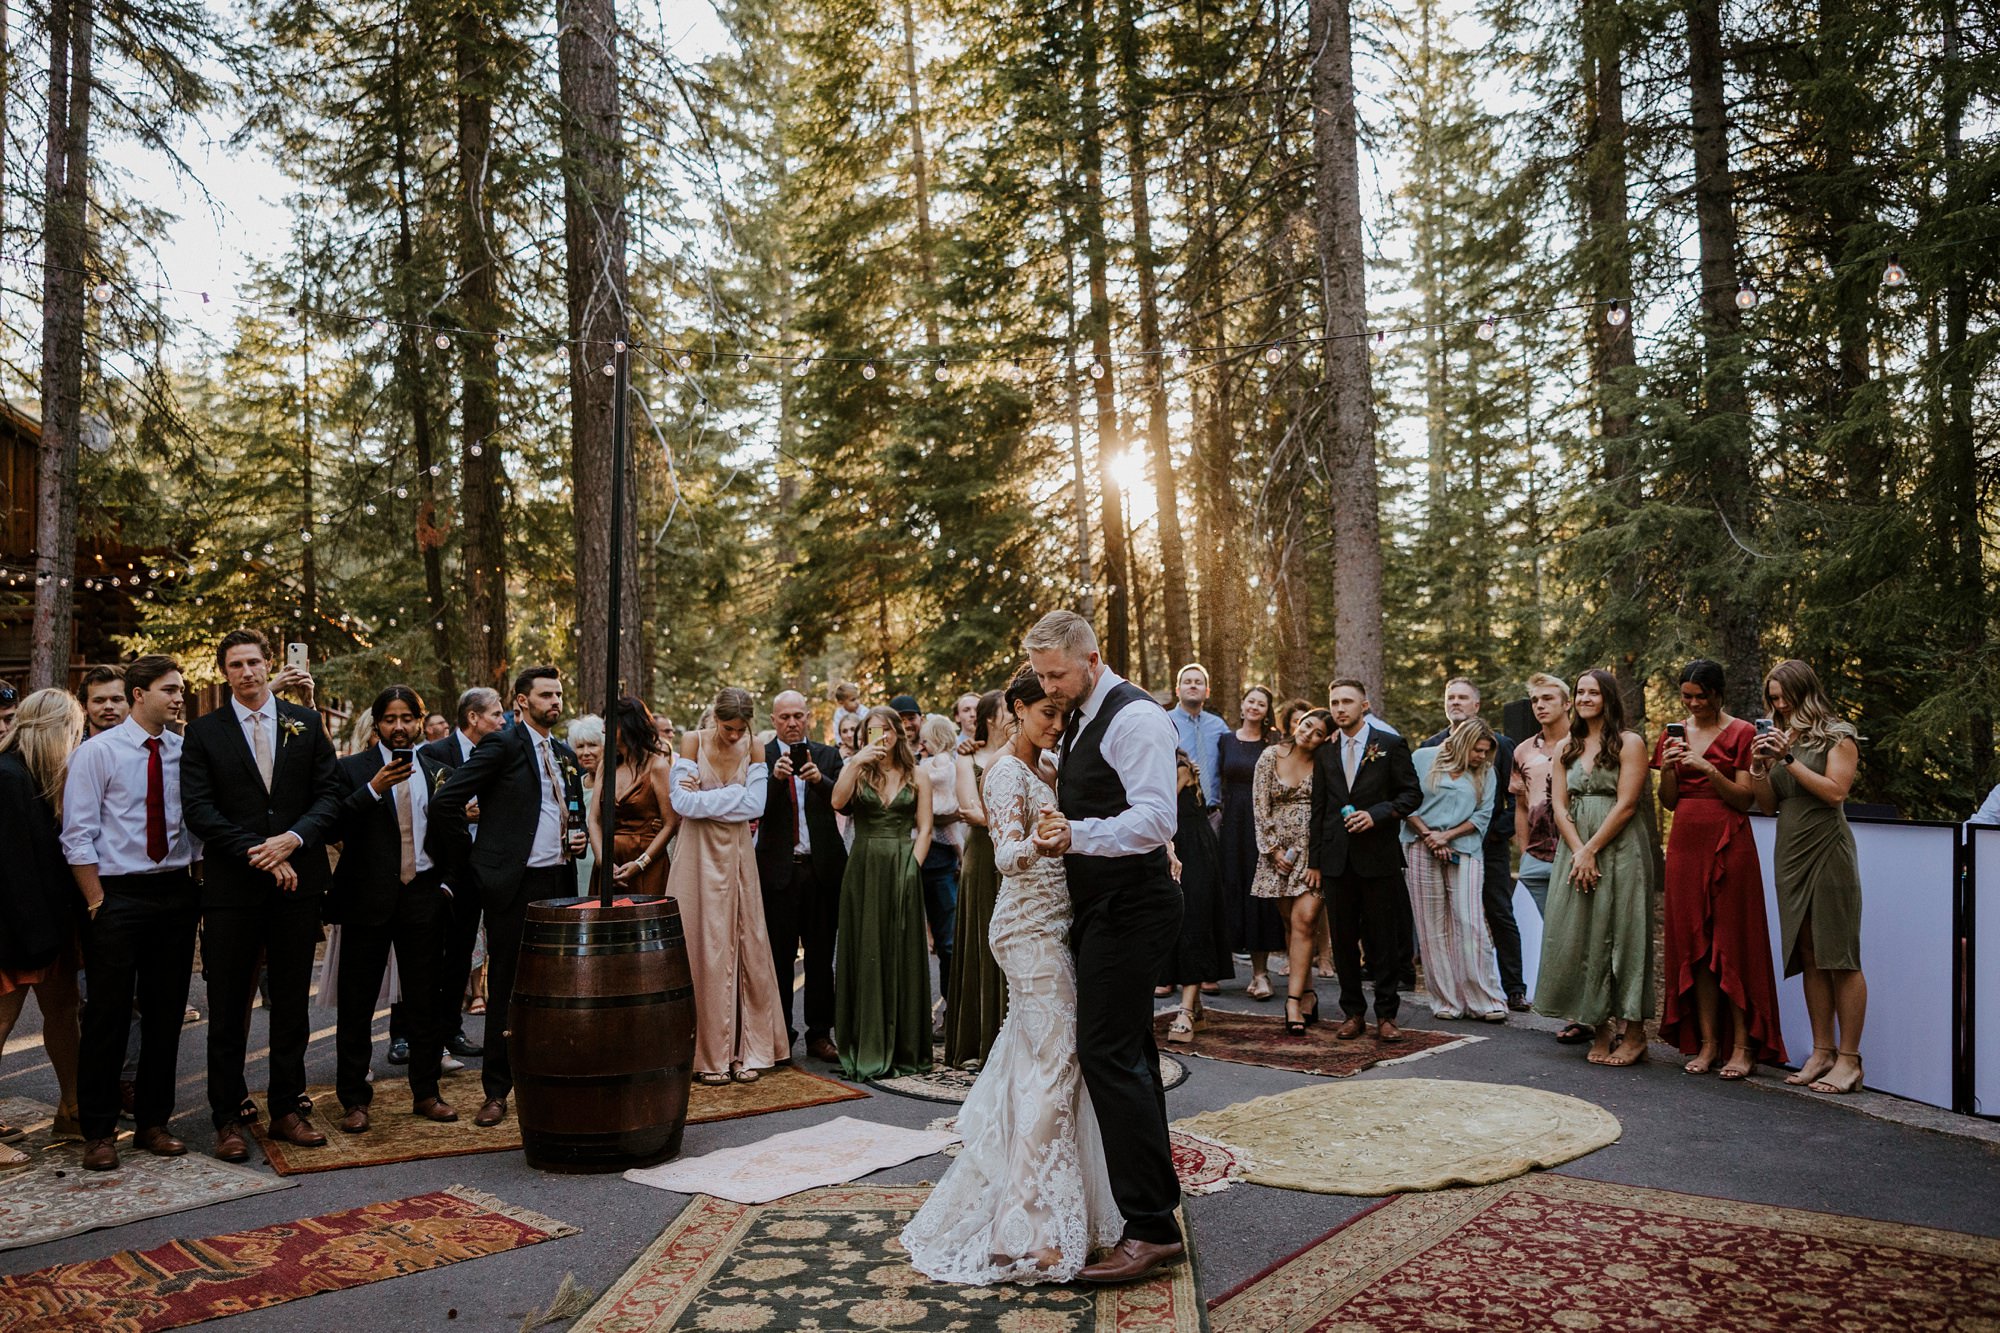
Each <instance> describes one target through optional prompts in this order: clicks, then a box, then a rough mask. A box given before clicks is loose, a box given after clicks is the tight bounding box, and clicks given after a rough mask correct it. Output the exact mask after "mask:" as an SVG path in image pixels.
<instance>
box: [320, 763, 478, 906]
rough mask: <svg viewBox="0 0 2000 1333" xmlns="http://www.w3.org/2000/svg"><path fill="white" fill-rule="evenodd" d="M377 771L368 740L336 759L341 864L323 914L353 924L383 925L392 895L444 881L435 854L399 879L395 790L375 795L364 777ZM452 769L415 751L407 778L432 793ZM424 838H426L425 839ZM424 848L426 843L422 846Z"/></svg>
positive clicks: (400, 857)
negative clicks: (418, 869)
mask: <svg viewBox="0 0 2000 1333" xmlns="http://www.w3.org/2000/svg"><path fill="white" fill-rule="evenodd" d="M381 771H382V751H381V750H380V749H378V748H377V747H375V746H373V745H370V746H369V747H368V748H367V749H365V750H363V751H361V752H360V753H358V754H351V755H348V756H347V757H346V758H345V759H342V760H341V761H340V779H341V785H342V787H343V789H344V791H343V795H342V797H341V802H340V833H339V836H340V840H341V848H340V864H339V865H336V866H335V867H334V868H333V892H332V893H330V894H328V895H327V900H326V909H325V913H326V919H327V920H328V921H340V922H348V923H351V924H353V925H357V926H380V925H385V924H387V922H388V920H389V918H390V917H391V916H393V915H395V911H396V899H397V896H398V895H399V894H402V893H407V892H413V891H414V892H424V891H427V890H431V889H434V888H436V886H437V885H439V884H440V883H442V882H443V876H442V875H441V874H440V873H439V871H438V865H437V858H436V857H432V858H431V868H430V869H429V870H427V871H424V872H423V873H421V874H419V875H418V876H417V877H416V878H415V879H413V880H411V881H410V882H409V883H408V884H405V883H403V837H402V831H401V829H400V828H398V827H397V824H396V793H395V789H394V788H391V789H390V790H388V791H386V792H383V793H382V794H381V795H380V796H377V795H376V794H375V793H374V792H372V791H370V790H369V789H368V784H369V782H370V781H371V780H372V779H373V778H374V777H375V775H376V774H377V773H380V772H381ZM450 776H451V770H450V769H449V768H446V767H445V766H444V765H442V764H440V763H438V762H437V761H436V760H434V759H432V758H430V757H429V756H427V755H426V754H425V753H424V752H423V751H422V750H419V751H418V752H417V755H416V768H415V770H414V771H412V772H411V774H410V776H409V778H408V779H407V781H410V782H421V783H423V784H424V791H425V792H426V793H428V794H435V793H436V792H437V790H438V788H440V787H441V786H443V785H444V780H445V779H446V778H448V777H450ZM426 842H428V839H426ZM425 850H426V851H429V850H430V849H429V847H428V846H426V848H425Z"/></svg>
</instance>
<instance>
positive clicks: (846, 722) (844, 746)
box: [838, 717, 861, 759]
mask: <svg viewBox="0 0 2000 1333" xmlns="http://www.w3.org/2000/svg"><path fill="white" fill-rule="evenodd" d="M839 737H840V739H839V742H838V747H839V750H840V757H841V758H842V759H852V758H854V752H855V751H856V750H858V749H860V748H861V719H860V718H859V717H845V718H842V719H841V720H840V730H839Z"/></svg>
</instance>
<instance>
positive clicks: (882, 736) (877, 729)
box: [868, 722, 889, 745]
mask: <svg viewBox="0 0 2000 1333" xmlns="http://www.w3.org/2000/svg"><path fill="white" fill-rule="evenodd" d="M888 736H889V729H888V728H887V727H885V726H883V725H882V724H881V723H880V722H877V723H876V724H875V725H874V726H872V727H870V728H868V744H870V745H873V744H874V743H875V742H876V741H879V740H886V739H888Z"/></svg>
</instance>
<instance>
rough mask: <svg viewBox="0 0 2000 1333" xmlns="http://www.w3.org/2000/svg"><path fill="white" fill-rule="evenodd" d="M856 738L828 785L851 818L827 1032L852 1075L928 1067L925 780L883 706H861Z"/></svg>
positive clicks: (837, 806) (898, 724)
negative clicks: (864, 709)
mask: <svg viewBox="0 0 2000 1333" xmlns="http://www.w3.org/2000/svg"><path fill="white" fill-rule="evenodd" d="M862 738H863V741H864V744H863V745H862V747H861V748H860V749H859V750H857V751H855V753H854V758H853V759H851V760H849V761H848V762H847V763H845V764H843V765H842V766H841V769H840V780H839V781H838V782H836V783H835V784H834V787H833V808H834V809H835V810H837V811H842V812H844V813H846V814H848V815H850V816H851V817H852V818H853V820H854V847H853V850H852V851H850V852H849V853H848V857H847V876H846V878H844V879H843V880H841V882H840V927H839V933H838V935H837V936H836V937H835V938H836V941H837V942H836V944H835V946H834V964H833V1030H834V1032H835V1033H837V1034H838V1036H839V1039H840V1066H841V1069H842V1070H843V1071H844V1072H845V1073H846V1075H847V1076H848V1077H849V1078H855V1079H867V1078H885V1077H889V1076H893V1075H899V1074H920V1073H926V1072H928V1071H929V1070H930V1067H931V971H930V951H929V950H928V949H926V948H925V947H924V888H923V879H922V877H921V876H920V875H919V874H918V873H917V866H918V865H919V864H920V863H921V862H922V861H923V859H924V856H925V854H926V853H928V852H929V851H930V848H931V783H930V778H929V777H928V776H927V775H926V774H925V773H924V771H923V768H922V767H921V766H920V765H919V764H918V763H917V760H916V756H915V755H913V754H912V753H911V752H910V744H909V742H908V741H907V740H905V739H904V736H903V723H902V719H901V718H899V717H897V716H896V714H895V713H894V712H893V711H891V710H890V709H887V708H874V709H870V710H869V712H868V716H867V717H866V718H864V719H863V720H862ZM913 830H914V832H915V842H914V843H912V841H911V833H912V831H913Z"/></svg>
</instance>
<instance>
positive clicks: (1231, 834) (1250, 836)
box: [1216, 685, 1306, 1000]
mask: <svg viewBox="0 0 2000 1333" xmlns="http://www.w3.org/2000/svg"><path fill="white" fill-rule="evenodd" d="M1297 703H1298V704H1299V711H1300V712H1301V713H1303V712H1305V711H1306V708H1305V701H1304V700H1303V699H1301V700H1298V701H1297ZM1273 709H1274V703H1273V697H1272V694H1271V692H1270V691H1269V690H1267V689H1265V688H1264V687H1263V686H1262V685H1252V686H1251V687H1250V688H1249V689H1248V690H1246V691H1244V693H1243V702H1242V703H1241V704H1240V705H1239V706H1238V710H1237V716H1238V718H1239V719H1241V720H1240V722H1239V723H1238V725H1237V728H1236V730H1235V731H1233V732H1231V733H1230V734H1229V735H1227V736H1224V737H1223V738H1222V739H1221V741H1220V742H1219V743H1218V744H1217V746H1216V750H1217V753H1218V754H1219V755H1220V762H1221V767H1222V828H1221V830H1220V839H1221V847H1220V854H1221V857H1222V861H1221V874H1222V880H1221V890H1222V900H1223V909H1224V911H1225V913H1226V914H1227V918H1228V922H1229V926H1228V942H1229V948H1230V950H1231V952H1233V953H1240V954H1248V955H1249V957H1250V985H1249V986H1248V987H1247V988H1246V989H1245V990H1244V992H1243V993H1244V994H1245V995H1247V996H1249V997H1250V998H1251V999H1253V1000H1268V999H1270V998H1271V975H1270V956H1271V954H1272V953H1274V952H1281V951H1282V950H1283V949H1284V947H1285V923H1284V920H1283V919H1282V918H1281V917H1280V916H1279V914H1278V901H1277V900H1276V899H1271V898H1259V897H1257V896H1256V895H1255V894H1253V893H1251V891H1250V886H1251V885H1252V884H1253V883H1255V882H1256V879H1257V863H1258V857H1259V852H1258V850H1257V810H1256V779H1257V765H1258V762H1259V761H1260V760H1261V759H1262V758H1263V757H1264V753H1265V751H1266V750H1267V749H1268V748H1269V747H1270V746H1271V745H1272V744H1274V743H1280V744H1285V745H1289V744H1290V739H1291V738H1290V736H1289V735H1288V734H1285V735H1278V734H1274V733H1273V730H1272V726H1271V716H1272V712H1273ZM1233 973H1234V969H1232V975H1233Z"/></svg>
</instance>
